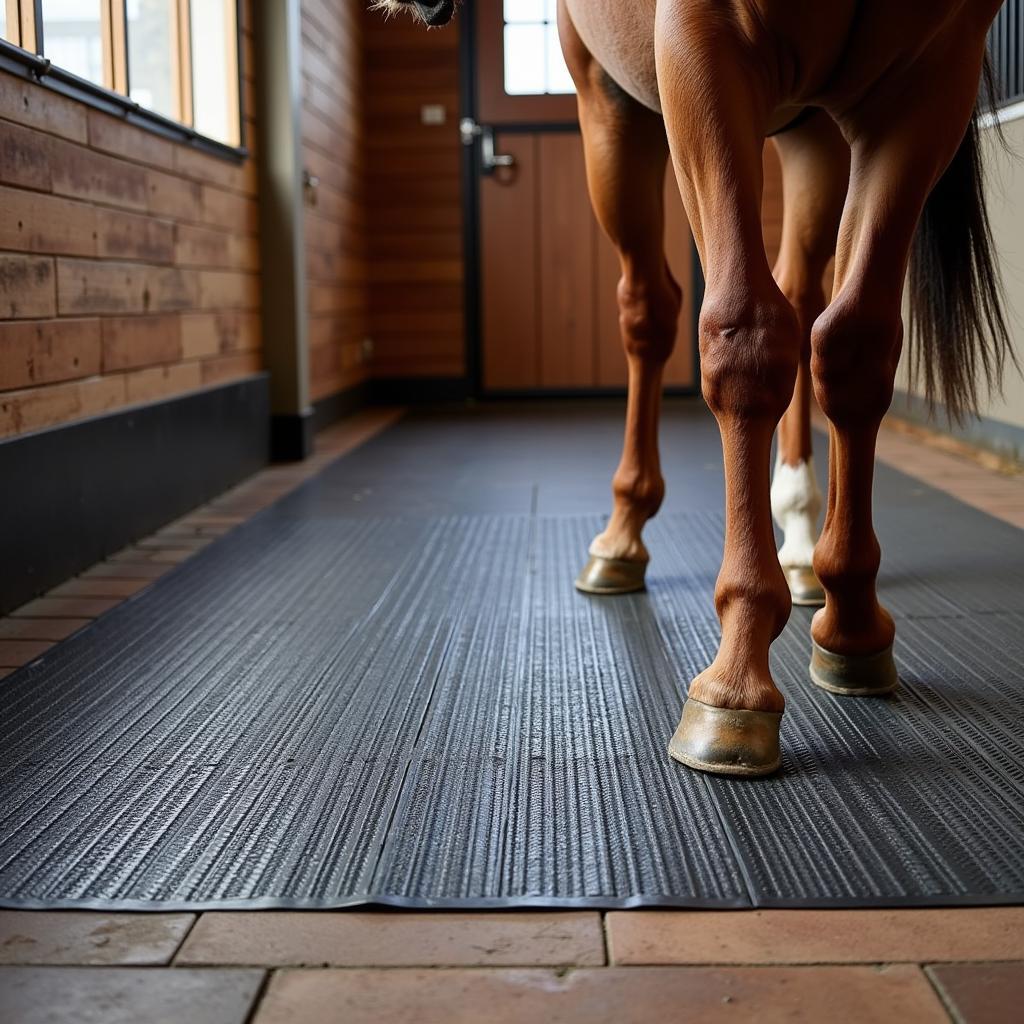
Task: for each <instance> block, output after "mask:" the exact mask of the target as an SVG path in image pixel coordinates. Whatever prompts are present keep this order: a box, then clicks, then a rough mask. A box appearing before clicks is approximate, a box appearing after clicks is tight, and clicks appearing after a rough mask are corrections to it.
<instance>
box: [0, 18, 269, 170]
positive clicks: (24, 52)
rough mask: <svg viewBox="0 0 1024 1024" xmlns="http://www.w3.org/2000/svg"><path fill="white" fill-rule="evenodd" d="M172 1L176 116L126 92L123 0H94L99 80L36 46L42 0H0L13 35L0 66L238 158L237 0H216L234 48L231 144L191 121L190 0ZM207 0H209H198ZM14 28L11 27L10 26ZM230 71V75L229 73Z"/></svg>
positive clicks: (2, 45) (242, 144) (241, 123)
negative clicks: (234, 131) (228, 16)
mask: <svg viewBox="0 0 1024 1024" xmlns="http://www.w3.org/2000/svg"><path fill="white" fill-rule="evenodd" d="M174 2H175V3H176V5H177V10H178V17H177V32H176V35H175V40H174V41H175V42H176V43H177V45H176V46H175V47H174V49H173V51H172V67H173V68H174V70H175V72H176V88H175V106H176V110H177V112H178V113H180V114H182V118H181V119H180V120H176V119H173V118H169V117H165V116H164V115H163V114H158V113H157V112H156V111H154V110H148V109H147V108H146V107H143V106H142V105H140V104H139V103H137V102H136V101H135V100H133V99H132V98H131V97H130V96H129V95H128V83H129V81H130V68H129V66H128V35H127V0H100V13H101V23H102V28H103V65H104V84H103V85H98V84H97V83H95V82H91V81H89V80H88V79H85V78H80V77H79V76H78V75H76V74H73V73H72V72H70V71H66V70H65V69H63V68H61V67H59V66H57V65H56V64H53V63H52V62H51V61H50V60H49V59H48V58H47V57H45V56H43V55H42V54H41V53H39V51H40V50H41V49H45V43H46V40H45V38H44V33H43V18H42V0H0V3H4V4H5V5H6V9H7V16H8V35H15V34H16V35H17V41H16V42H11V41H8V40H7V39H0V69H2V70H4V71H8V72H10V73H12V74H16V75H20V76H21V77H23V78H27V79H29V80H30V81H33V82H35V83H36V84H38V85H40V86H42V87H43V88H47V89H52V90H53V91H54V92H57V93H60V94H62V95H64V96H69V97H71V98H73V99H76V100H79V101H81V102H83V103H85V104H87V105H89V106H91V107H93V108H95V109H98V110H102V111H104V112H105V113H107V114H112V115H113V116H115V117H119V118H121V119H122V120H124V121H126V122H127V123H129V124H132V125H136V126H137V127H140V128H145V129H147V130H149V131H152V132H155V133H156V134H158V135H162V136H163V137H164V138H168V139H172V140H173V141H175V142H180V143H184V144H186V145H188V146H191V147H192V148H194V149H198V150H201V151H203V152H206V153H211V154H213V155H214V156H220V157H223V158H225V159H229V160H233V161H235V162H238V163H240V162H241V161H243V160H245V159H246V158H247V157H248V156H249V151H248V149H247V148H246V135H245V114H246V111H245V68H244V59H245V51H244V47H243V30H242V0H222V2H223V3H224V4H225V7H228V6H230V8H231V9H233V11H234V17H235V35H236V40H235V48H234V49H235V53H236V54H237V59H236V62H235V63H236V68H235V70H236V72H237V79H236V81H235V82H234V83H233V90H234V92H235V94H236V96H237V100H238V144H237V145H232V144H231V143H228V142H221V141H220V140H218V139H214V138H210V137H209V136H207V135H202V134H200V133H199V132H197V131H196V130H195V128H193V127H192V119H193V105H192V46H191V28H190V6H191V3H192V2H194V0H174ZM200 2H209V0H200ZM15 30H16V31H15ZM232 77H235V76H232Z"/></svg>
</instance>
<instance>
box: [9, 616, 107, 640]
mask: <svg viewBox="0 0 1024 1024" xmlns="http://www.w3.org/2000/svg"><path fill="white" fill-rule="evenodd" d="M91 621H92V619H0V639H3V640H65V639H67V637H69V636H71V634H72V633H74V632H77V631H78V630H79V629H81V628H82V627H83V626H86V625H88V624H89V623H90V622H91Z"/></svg>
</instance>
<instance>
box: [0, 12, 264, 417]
mask: <svg viewBox="0 0 1024 1024" xmlns="http://www.w3.org/2000/svg"><path fill="white" fill-rule="evenodd" d="M243 6H244V8H245V10H244V12H243V31H244V34H245V36H244V38H245V43H244V45H245V47H246V48H251V36H250V33H251V24H252V19H251V16H250V15H251V11H250V10H249V4H248V3H247V4H245V5H243ZM246 67H247V75H249V76H250V77H249V79H248V81H247V83H246V92H247V94H249V95H250V96H251V94H252V82H251V68H252V63H251V61H249V62H247V64H246ZM253 115H254V110H253V107H252V105H251V103H250V104H249V105H248V106H247V108H246V116H247V122H246V137H247V138H246V141H247V144H248V145H249V148H250V149H252V148H253V147H254V146H256V145H258V139H257V137H256V130H255V129H256V124H255V120H254V116H253ZM0 209H2V210H3V216H2V217H0V436H6V435H11V434H17V433H22V432H25V431H29V430H36V429H40V428H42V427H47V426H53V425H55V424H58V423H63V422H65V421H67V420H71V419H75V418H78V417H82V416H89V415H94V414H96V413H99V412H104V411H108V410H113V409H117V408H119V407H120V406H123V405H125V404H128V403H133V402H148V401H152V400H154V399H158V398H165V397H168V396H171V395H175V394H179V393H181V392H184V391H189V390H192V389H195V388H199V387H202V386H205V385H208V384H211V383H220V382H222V381H226V380H230V379H234V378H236V377H242V376H248V375H251V374H252V373H254V372H256V371H258V370H259V369H260V367H261V359H260V334H259V317H258V315H257V314H258V309H259V301H260V300H259V246H258V237H257V233H258V204H257V184H256V167H255V161H254V160H252V159H249V160H246V161H244V162H242V163H234V162H231V161H226V160H223V159H220V158H218V157H215V156H211V155H208V154H205V153H201V152H199V151H197V150H194V149H191V148H190V147H188V146H182V145H180V144H177V143H174V142H171V141H169V140H167V139H164V138H162V137H161V136H158V135H155V134H153V133H152V132H148V131H145V130H143V129H140V128H137V127H134V126H132V125H129V124H127V123H126V122H124V121H122V120H120V119H118V118H115V117H111V116H109V115H107V114H105V113H103V112H102V111H99V110H95V109H92V108H90V107H87V106H85V105H84V104H81V103H78V102H76V101H74V100H71V99H68V98H66V97H63V96H60V95H58V94H56V93H54V92H52V91H51V90H49V89H44V88H40V87H39V86H38V85H34V84H33V83H31V82H27V81H24V80H22V79H20V78H17V77H15V76H12V75H8V74H6V73H2V72H0Z"/></svg>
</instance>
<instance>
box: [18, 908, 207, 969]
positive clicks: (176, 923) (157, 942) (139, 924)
mask: <svg viewBox="0 0 1024 1024" xmlns="http://www.w3.org/2000/svg"><path fill="white" fill-rule="evenodd" d="M194 920H195V915H194V914H104V913H93V912H90V911H71V910H63V911H62V910H56V911H46V910H0V964H76V965H83V966H84V965H87V964H107V965H122V966H127V965H140V964H146V965H153V966H158V965H160V964H168V963H170V961H171V957H172V956H174V952H175V950H176V949H177V948H178V946H180V945H181V942H182V939H184V938H185V935H186V933H187V932H188V930H189V927H190V926H191V925H192V922H193V921H194Z"/></svg>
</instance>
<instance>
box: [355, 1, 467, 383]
mask: <svg viewBox="0 0 1024 1024" xmlns="http://www.w3.org/2000/svg"><path fill="white" fill-rule="evenodd" d="M362 17H363V25H364V34H363V38H364V59H365V63H364V69H365V86H364V90H365V91H364V102H365V128H366V153H365V161H366V180H367V194H366V239H367V249H366V252H367V278H368V282H369V333H370V335H371V336H372V338H373V341H374V356H373V363H372V369H373V373H374V375H376V376H381V377H430V376H435V377H461V376H462V375H463V374H464V373H465V371H466V367H465V358H464V347H465V339H464V330H463V312H462V311H463V283H464V282H463V265H462V206H461V203H462V192H461V180H460V168H461V150H462V144H461V142H460V140H459V132H458V120H459V34H458V33H459V19H458V18H456V19H455V20H454V21H453V22H452V23H451V24H450V25H448V26H447V27H446V28H444V29H441V30H437V31H426V30H425V29H424V27H423V26H422V25H421V24H417V23H415V22H414V21H413V20H412V19H411V18H405V17H398V18H392V19H389V20H385V19H384V18H383V17H382V16H381V15H380V14H379V13H375V12H372V11H369V12H365V13H364V14H363V16H362ZM424 104H441V105H442V106H443V107H444V108H445V111H446V115H447V117H446V122H445V124H443V125H424V124H422V123H421V118H420V111H421V107H422V106H423V105H424Z"/></svg>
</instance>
